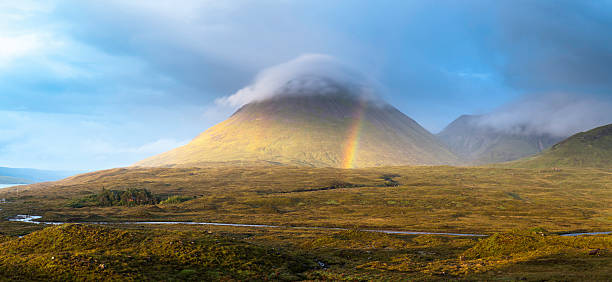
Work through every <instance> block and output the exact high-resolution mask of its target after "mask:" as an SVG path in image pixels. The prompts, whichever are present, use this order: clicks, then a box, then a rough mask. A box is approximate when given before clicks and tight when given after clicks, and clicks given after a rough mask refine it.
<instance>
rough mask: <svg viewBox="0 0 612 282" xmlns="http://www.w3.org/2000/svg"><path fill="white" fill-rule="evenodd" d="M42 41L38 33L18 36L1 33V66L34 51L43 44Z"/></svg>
mask: <svg viewBox="0 0 612 282" xmlns="http://www.w3.org/2000/svg"><path fill="white" fill-rule="evenodd" d="M42 42H43V41H42V40H41V38H40V36H39V35H38V34H26V35H18V36H8V35H1V34H0V66H3V65H8V64H9V63H11V62H12V61H13V60H16V59H18V58H20V57H24V56H27V55H30V54H32V53H34V52H35V51H37V50H38V49H40V48H41V47H42V46H43V44H42Z"/></svg>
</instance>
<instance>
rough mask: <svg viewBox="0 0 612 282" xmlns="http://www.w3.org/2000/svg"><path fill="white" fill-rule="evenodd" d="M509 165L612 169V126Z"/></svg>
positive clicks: (595, 130)
mask: <svg viewBox="0 0 612 282" xmlns="http://www.w3.org/2000/svg"><path fill="white" fill-rule="evenodd" d="M509 165H511V166H514V167H534V168H538V167H590V168H612V124H608V125H605V126H601V127H597V128H595V129H591V130H589V131H586V132H581V133H578V134H575V135H573V136H571V137H569V138H567V139H565V140H563V141H561V142H559V143H558V144H555V145H554V146H552V147H551V148H550V149H548V150H546V151H544V152H542V153H540V154H538V155H536V156H533V157H530V158H525V159H522V160H518V161H515V162H511V163H509Z"/></svg>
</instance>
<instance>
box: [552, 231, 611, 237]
mask: <svg viewBox="0 0 612 282" xmlns="http://www.w3.org/2000/svg"><path fill="white" fill-rule="evenodd" d="M605 234H612V231H605V232H585V233H568V234H561V236H581V235H605Z"/></svg>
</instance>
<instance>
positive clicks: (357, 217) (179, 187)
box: [0, 166, 612, 280]
mask: <svg viewBox="0 0 612 282" xmlns="http://www.w3.org/2000/svg"><path fill="white" fill-rule="evenodd" d="M102 187H105V189H109V190H125V188H123V187H132V188H134V189H147V190H148V191H150V192H151V194H152V195H159V196H160V197H162V196H163V197H164V198H167V199H169V202H166V203H163V204H162V203H159V204H149V205H139V206H109V207H105V206H85V207H81V208H73V207H69V206H66V203H67V202H70V201H74V200H76V199H82V198H86V197H89V196H91V195H95V194H96V193H99V191H101V189H102ZM0 198H7V200H8V203H6V204H1V207H0V208H2V210H0V218H1V219H0V234H2V235H4V236H2V237H0V241H5V242H4V243H2V244H3V245H2V246H9V245H7V244H9V243H10V242H13V243H11V244H17V243H15V242H17V241H16V240H18V239H16V238H15V237H14V236H16V235H24V234H29V233H31V234H30V235H34V234H45V236H48V234H51V233H44V232H50V231H46V230H47V229H45V230H42V231H36V230H39V229H41V228H43V226H40V225H28V224H23V223H13V222H10V223H9V222H7V221H6V218H8V217H11V216H14V215H16V214H34V215H42V216H43V219H44V220H45V221H51V220H56V221H64V222H65V221H110V222H113V221H115V222H123V221H205V222H228V223H248V224H268V225H280V226H324V227H344V228H349V229H350V230H348V231H342V232H335V231H329V230H328V231H324V230H318V231H317V230H303V229H302V230H300V229H283V228H277V229H256V228H238V227H211V226H205V227H202V226H186V225H170V226H168V225H165V226H131V225H130V226H117V227H113V228H109V229H108V230H107V231H104V232H110V233H109V234H119V233H121V232H128V233H130V234H132V233H133V234H135V235H134V236H145V237H138V238H139V239H138V240H145V239H143V238H150V239H151V240H153V241H149V242H153V243H151V244H150V246H146V247H150V248H153V247H155V248H158V249H168V248H169V249H172V246H169V245H167V244H166V243H167V241H166V240H169V241H172V240H170V238H195V237H198V236H209V235H207V234H208V233H207V232H205V231H211V232H213V233H214V236H213V237H214V238H217V239H214V240H222V241H223V240H228V241H227V242H231V243H228V244H230V245H234V244H237V245H236V246H254V247H257V248H261V250H272V248H274V250H277V251H278V252H279V253H280V254H281V255H283V256H287V258H288V260H289V261H302V260H305V261H307V262H308V263H306V264H305V265H309V264H310V263H313V264H315V265H314V266H312V267H311V266H309V267H306V268H304V269H302V268H300V269H298V270H291V268H289V267H288V266H287V267H280V266H279V267H280V269H281V270H278V271H280V272H279V276H275V277H274V279H306V280H308V279H311V280H351V279H357V278H359V279H363V280H436V279H440V280H444V279H467V280H491V279H506V280H518V279H522V278H526V279H528V280H538V279H557V280H565V279H564V278H563V277H568V278H567V280H609V279H611V277H610V275H609V273H612V271H611V270H610V269H609V266H607V265H610V262H611V261H612V258H611V257H610V252H609V250H610V249H612V247H611V246H610V238H611V237H610V236H609V235H608V236H592V237H591V236H586V237H579V238H573V237H560V236H557V235H555V234H557V233H561V232H570V231H572V232H579V231H610V230H612V206H610V205H609V204H608V203H609V199H612V172H611V171H609V170H598V169H518V168H499V167H481V168H461V167H444V166H442V167H382V168H370V169H354V170H343V169H333V168H304V167H278V166H261V167H246V166H242V167H208V168H155V169H141V168H140V169H113V170H106V171H100V172H95V173H90V174H85V175H81V176H77V177H75V178H71V179H68V180H64V181H60V182H55V183H46V184H36V185H31V186H29V187H28V188H27V189H24V188H17V189H8V190H3V191H2V192H1V193H0ZM76 226H80V225H76ZM534 226H538V227H540V228H539V229H532V227H534ZM53 228H56V227H51V230H55V231H54V232H56V233H53V234H56V235H57V234H60V233H61V232H60V231H58V230H63V229H53ZM57 228H59V227H57ZM96 228H97V227H96ZM366 228H367V229H383V228H384V229H394V230H411V231H432V232H436V231H437V232H459V233H484V234H495V235H493V236H490V237H488V238H486V239H482V240H479V239H478V238H464V237H444V236H432V235H420V236H412V235H391V234H379V233H370V232H362V231H359V229H366ZM105 230H106V229H105ZM517 230H518V231H517ZM34 231H36V232H34ZM32 232H34V233H32ZM37 232H43V233H37ZM57 232H60V233H57ZM62 232H63V231H62ZM114 232H119V233H114ZM70 234H75V233H70ZM77 234H78V233H77ZM85 234H86V233H85ZM121 234H123V233H121ZM542 234H544V235H545V236H542ZM30 235H28V236H30ZM60 235H61V234H60ZM60 235H57V236H60ZM36 236H39V237H32V238H38V239H32V242H34V241H36V240H38V242H39V243H40V244H43V243H41V242H49V241H48V240H47V241H44V240H43V239H42V237H41V236H42V235H36ZM49 236H50V235H49ZM54 236H55V235H54ZM87 236H88V237H94V238H95V237H96V236H89V235H87ZM113 236H114V235H113ZM147 236H150V237H147ZM181 236H186V237H181ZM26 237H27V236H26ZM26 237H24V238H26ZM77 237H78V236H77ZM7 238H9V239H7ZM154 238H163V239H159V240H161V241H159V240H158V239H154ZM206 238H209V237H206ZM211 238H212V237H211ZM219 238H220V239H219ZM7 240H8V242H7ZM75 240H76V239H75ZM155 240H158V241H155ZM24 242H25V241H24ZM172 242H174V241H172ZM224 242H225V241H224ZM90 243H91V244H93V245H95V244H94V243H95V242H90ZM45 244H46V243H45ZM87 244H89V243H87ZM126 244H127V243H126ZM243 244H247V245H243ZM43 245H44V244H43ZM93 245H91V246H93ZM128 245H129V244H127V245H125V246H123V247H121V245H118V247H117V249H114V247H112V248H111V247H109V248H108V250H105V248H103V247H100V248H97V247H96V248H94V249H95V250H96V251H92V250H93V249H90V247H91V246H90V245H87V246H81V247H79V248H83V249H61V248H60V249H59V252H60V253H62V252H63V253H66V254H70V256H69V257H68V258H70V259H67V260H65V261H62V262H63V263H62V265H65V266H64V267H65V268H66V269H70V268H71V267H72V266H70V267H68V265H72V263H75V262H74V261H73V258H72V257H71V256H72V255H81V254H92V256H91V258H92V259H98V260H99V259H100V258H101V257H103V256H104V254H107V253H108V254H113V255H115V256H111V257H109V259H111V260H116V261H118V262H121V264H119V265H123V263H125V264H127V266H125V268H121V267H119V266H117V267H118V268H117V269H115V268H113V271H117V273H132V272H141V273H147V274H149V275H158V274H159V273H162V274H163V275H167V276H163V277H164V278H166V280H171V279H183V278H184V279H187V278H189V277H191V276H192V275H196V276H193V277H198V278H200V279H213V280H217V279H223V278H227V279H255V280H257V279H266V277H267V276H262V275H264V274H262V273H269V271H272V270H273V269H275V268H269V267H270V265H269V264H267V262H265V261H267V260H268V258H262V259H263V260H264V261H254V262H253V263H252V264H253V265H260V264H261V265H263V266H258V267H261V268H257V269H259V270H256V271H252V272H244V271H243V270H242V269H241V268H231V267H230V266H228V265H225V264H219V265H216V266H214V267H213V266H210V265H208V266H206V267H209V266H210V268H206V267H204V266H203V265H200V264H197V263H195V264H190V263H187V264H186V265H187V266H188V267H183V268H177V270H176V271H175V272H173V271H170V270H169V269H168V268H163V267H161V266H156V267H161V268H160V269H156V268H154V267H152V265H147V264H144V265H143V266H139V265H140V264H141V263H144V262H143V261H141V260H139V259H140V258H142V257H141V256H140V254H141V253H143V252H144V253H146V252H149V251H145V250H146V249H143V248H145V246H139V247H136V246H131V245H130V246H128ZM10 246H11V247H10V248H8V249H11V250H20V251H15V252H16V253H14V257H13V259H14V260H15V263H17V262H19V263H22V261H21V260H18V259H17V257H39V256H41V257H43V256H48V254H51V253H52V252H55V251H56V249H46V248H47V245H44V248H41V249H40V252H39V249H24V248H22V247H21V245H19V244H17V245H10ZM41 246H42V245H41ZM598 248H599V249H600V250H601V251H600V252H599V253H598V254H596V255H589V254H588V253H589V252H590V251H592V250H594V249H598ZM0 249H2V250H8V249H6V248H0ZM23 250H28V251H27V252H26V251H23ZM21 251H23V252H22V253H19V252H21ZM235 251H236V252H238V251H237V250H235ZM28 252H33V253H32V254H30V253H28ZM190 252H191V251H190ZM17 253H19V254H20V255H19V256H18V255H17ZM94 254H95V255H94ZM169 255H170V254H169ZM217 255H218V256H223V255H222V254H217ZM128 256H131V257H132V258H138V259H135V260H134V261H131V259H130V258H128ZM2 257H4V256H3V255H2ZM171 257H172V256H171ZM88 259H89V258H88ZM270 259H272V258H270ZM172 260H173V261H172V262H171V263H170V264H178V263H179V262H180V263H185V261H182V260H181V258H177V257H175V258H172ZM34 261H37V260H34ZM37 263H41V264H35V265H31V266H29V268H24V269H26V270H27V269H29V270H27V271H30V272H31V273H35V274H36V275H43V274H44V273H45V271H47V270H44V271H43V270H41V269H46V268H44V267H46V266H45V265H46V264H42V261H37ZM64 263H65V264H64ZM157 263H158V262H156V264H153V265H157ZM319 263H321V264H322V265H323V266H321V264H319ZM266 265H267V266H266ZM317 265H319V267H317ZM90 266H91V265H88V266H87V267H90ZM6 267H8V266H6ZM40 267H42V268H40ZM113 267H115V266H113ZM266 267H268V268H266ZM579 268H580V269H579ZM8 269H9V268H5V269H4V270H0V273H10V272H8V271H9V270H8ZM37 269H38V270H37ZM62 269H64V268H62ZM75 269H79V271H84V273H89V272H88V271H89V270H87V271H86V270H83V269H90V268H75ZM93 269H94V268H91V271H93ZM206 269H209V270H206ZM26 270H24V271H26ZM11 271H12V270H11ZM96 271H98V270H96ZM126 271H127V272H126ZM258 271H260V272H258ZM274 271H275V272H274V273H276V270H274ZM30 272H28V273H30ZM54 273H55V272H54ZM58 273H59V272H58ZM58 273H56V275H60V274H61V273H63V272H61V273H59V274H58ZM66 273H67V274H66V275H74V274H73V273H72V272H66ZM92 273H94V272H92ZM194 273H195V274H194ZM214 273H220V274H219V276H214V275H217V274H214ZM241 273H242V274H241ZM26 274H27V273H26ZM26 274H23V275H26ZM94 274H95V273H94ZM94 274H91V275H94ZM107 274H108V273H107ZM243 274H244V275H243ZM28 275H29V274H28ZM33 275H34V274H33ZM62 275H63V274H62ZM95 275H97V274H95ZM105 275H106V274H105ZM109 275H110V274H109ZM134 275H135V274H134ZM159 275H161V274H159ZM198 275H201V276H198ZM241 275H242V276H241ZM564 275H566V276H564ZM20 277H21V278H23V279H27V277H30V276H20ZM31 277H37V276H31ZM41 277H42V276H41ZM57 277H72V276H57ZM91 277H102V276H91ZM105 277H114V276H105ZM134 279H145V280H146V277H142V276H134ZM189 279H190V278H189ZM0 280H1V279H0Z"/></svg>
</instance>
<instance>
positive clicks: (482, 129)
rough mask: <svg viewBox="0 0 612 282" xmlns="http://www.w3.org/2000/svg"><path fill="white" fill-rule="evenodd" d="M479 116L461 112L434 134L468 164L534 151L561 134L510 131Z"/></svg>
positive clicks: (541, 149) (519, 155)
mask: <svg viewBox="0 0 612 282" xmlns="http://www.w3.org/2000/svg"><path fill="white" fill-rule="evenodd" d="M482 118H483V116H478V115H463V116H461V117H459V118H458V119H456V120H455V121H453V122H452V123H450V124H449V125H448V126H447V127H446V128H445V129H444V130H443V131H442V132H440V133H438V134H437V137H438V138H439V139H440V140H441V141H442V142H443V143H444V144H446V145H447V146H448V147H449V148H450V150H451V151H452V152H453V153H455V154H456V155H457V156H459V157H460V158H461V159H462V160H463V161H464V162H466V163H469V164H476V165H479V164H489V163H498V162H506V161H512V160H517V159H520V158H523V157H526V156H530V155H534V154H537V153H539V152H541V151H543V150H545V149H547V148H548V147H550V146H552V145H553V144H555V143H557V142H559V141H561V140H562V139H563V138H561V137H555V136H551V135H548V134H533V133H529V134H527V133H524V132H521V131H520V130H517V132H519V133H510V132H506V131H503V130H498V129H495V128H493V127H490V126H487V125H484V124H483V123H482V122H481V120H482Z"/></svg>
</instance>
